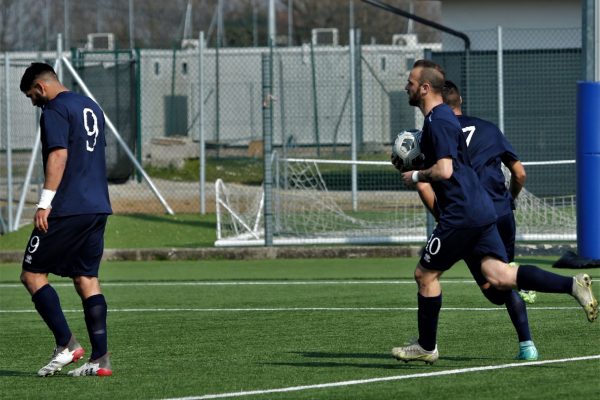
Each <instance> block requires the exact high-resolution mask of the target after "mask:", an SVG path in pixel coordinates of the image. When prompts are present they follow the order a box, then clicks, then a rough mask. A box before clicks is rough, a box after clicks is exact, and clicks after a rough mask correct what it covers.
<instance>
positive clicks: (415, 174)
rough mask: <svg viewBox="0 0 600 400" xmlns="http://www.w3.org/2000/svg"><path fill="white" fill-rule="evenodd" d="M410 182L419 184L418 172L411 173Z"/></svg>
mask: <svg viewBox="0 0 600 400" xmlns="http://www.w3.org/2000/svg"><path fill="white" fill-rule="evenodd" d="M412 181H413V183H417V182H419V171H413V173H412Z"/></svg>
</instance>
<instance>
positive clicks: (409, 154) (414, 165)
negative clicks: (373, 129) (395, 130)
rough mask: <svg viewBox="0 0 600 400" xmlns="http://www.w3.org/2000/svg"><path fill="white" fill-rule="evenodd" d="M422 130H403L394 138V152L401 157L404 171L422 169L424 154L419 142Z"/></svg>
mask: <svg viewBox="0 0 600 400" xmlns="http://www.w3.org/2000/svg"><path fill="white" fill-rule="evenodd" d="M421 133H422V132H421V131H420V130H416V129H414V130H406V131H402V132H400V133H399V134H398V136H397V137H396V140H394V144H393V146H392V154H393V155H394V156H396V157H398V158H399V159H400V161H401V162H402V163H401V165H402V168H403V170H404V171H410V170H413V169H420V168H421V167H422V164H423V154H422V153H421V148H420V146H419V143H420V141H421Z"/></svg>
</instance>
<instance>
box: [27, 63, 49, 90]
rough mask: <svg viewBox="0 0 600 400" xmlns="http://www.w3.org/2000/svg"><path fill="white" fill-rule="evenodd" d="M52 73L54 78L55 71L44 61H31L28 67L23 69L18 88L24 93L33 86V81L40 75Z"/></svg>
mask: <svg viewBox="0 0 600 400" xmlns="http://www.w3.org/2000/svg"><path fill="white" fill-rule="evenodd" d="M46 74H52V76H53V77H54V78H56V72H54V68H52V66H51V65H48V64H46V63H37V62H34V63H31V65H30V66H29V67H27V69H26V70H25V73H24V74H23V77H22V78H21V85H20V89H21V92H23V93H25V92H26V91H28V90H29V89H31V87H32V86H33V82H35V80H36V79H38V78H39V77H40V76H42V75H46Z"/></svg>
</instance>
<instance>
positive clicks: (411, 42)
mask: <svg viewBox="0 0 600 400" xmlns="http://www.w3.org/2000/svg"><path fill="white" fill-rule="evenodd" d="M392 44H393V45H394V46H402V47H416V46H417V44H418V40H417V35H416V34H415V33H398V34H395V35H393V36H392Z"/></svg>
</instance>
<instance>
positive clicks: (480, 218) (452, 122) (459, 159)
mask: <svg viewBox="0 0 600 400" xmlns="http://www.w3.org/2000/svg"><path fill="white" fill-rule="evenodd" d="M420 146H421V151H422V152H423V154H424V156H425V169H427V168H431V166H433V165H434V164H435V163H436V162H437V161H438V160H440V159H442V158H447V157H451V158H452V168H453V173H452V176H451V177H450V179H446V180H442V181H433V182H431V186H432V188H433V190H434V192H435V197H436V207H437V208H438V211H439V216H440V218H439V221H440V223H442V222H443V223H445V224H447V225H448V226H452V227H455V228H467V227H477V226H483V225H488V224H491V223H493V222H495V221H496V213H495V211H494V205H493V203H492V201H491V199H490V197H489V196H488V195H487V193H486V192H485V190H484V189H483V187H482V186H481V183H479V178H478V177H477V174H476V173H475V171H474V170H473V169H472V168H471V165H470V161H469V155H468V153H467V143H466V141H465V138H464V136H463V135H462V129H461V127H460V124H459V122H458V119H457V118H456V116H455V115H454V113H453V112H452V110H451V109H450V107H448V106H447V105H446V104H440V105H438V106H436V107H434V108H433V110H431V112H430V113H429V114H427V116H426V117H425V122H424V124H423V135H422V137H421V142H420Z"/></svg>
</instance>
